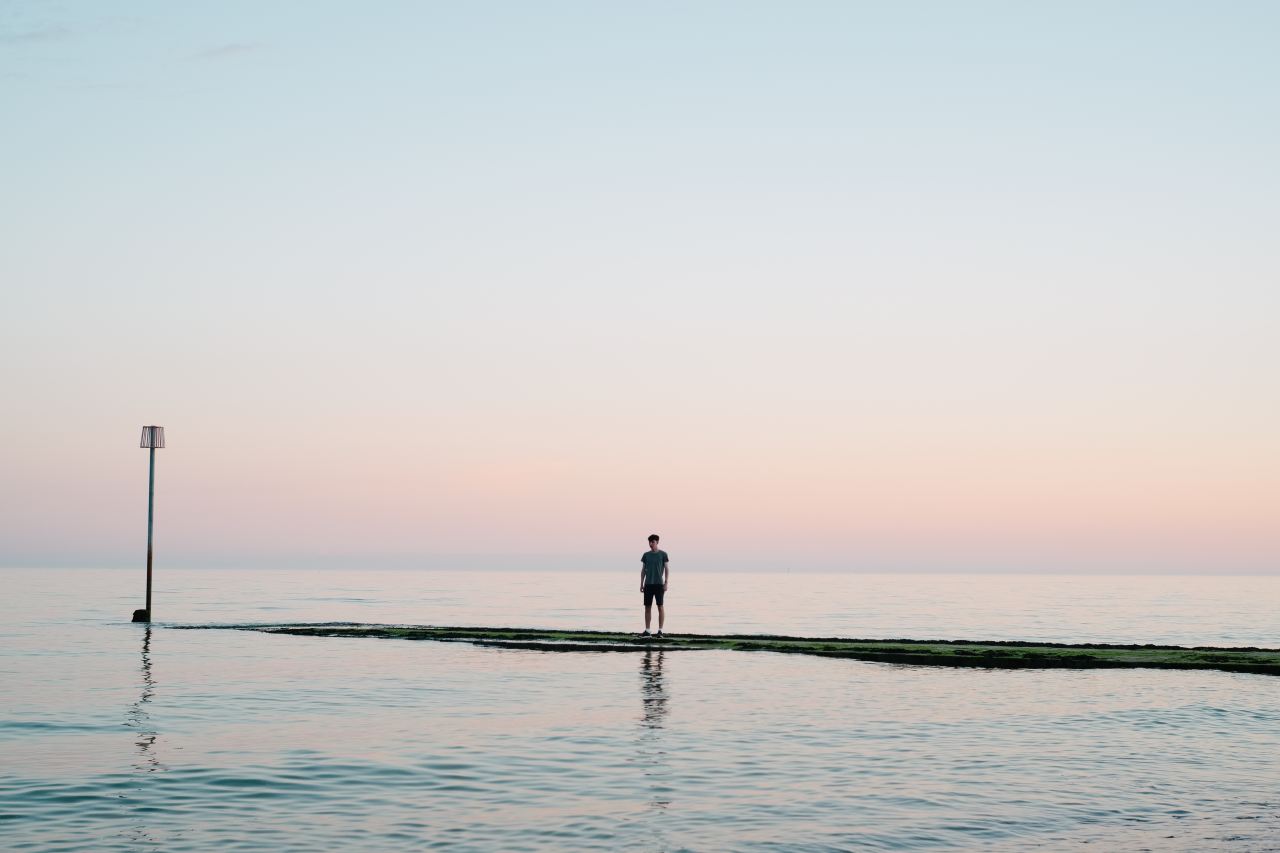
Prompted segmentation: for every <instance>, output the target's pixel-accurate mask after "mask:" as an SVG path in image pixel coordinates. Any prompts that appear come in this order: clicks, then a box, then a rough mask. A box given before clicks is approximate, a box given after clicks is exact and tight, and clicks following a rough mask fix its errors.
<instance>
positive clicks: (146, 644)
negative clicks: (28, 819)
mask: <svg viewBox="0 0 1280 853" xmlns="http://www.w3.org/2000/svg"><path fill="white" fill-rule="evenodd" d="M140 672H141V674H142V682H141V687H142V691H141V693H139V694H138V700H137V701H136V702H134V703H132V704H131V705H129V707H128V709H127V710H126V711H125V720H124V724H125V725H126V726H128V727H129V728H131V729H133V730H134V750H133V756H132V765H133V769H134V772H135V773H137V774H139V775H138V776H137V784H136V785H135V786H134V788H133V790H132V792H131V793H130V794H129V795H128V796H127V797H123V798H122V799H124V800H125V801H126V802H129V803H130V806H129V807H130V809H131V811H133V812H134V816H135V819H136V820H137V823H135V825H133V826H132V827H129V828H128V829H127V830H122V835H123V836H124V837H126V838H127V839H128V841H129V842H130V843H131V844H132V845H133V846H136V847H138V849H154V848H156V845H157V844H158V840H157V839H155V838H153V837H152V835H151V831H150V830H149V829H148V828H147V826H146V824H145V823H143V821H144V820H145V818H144V812H143V811H141V810H140V808H139V807H141V806H145V805H147V804H148V800H150V799H151V797H153V796H154V795H155V791H154V789H152V788H151V786H150V784H149V780H151V779H153V778H155V777H152V776H150V774H152V773H155V772H157V771H163V770H167V769H168V768H167V767H165V766H164V765H163V764H161V763H160V758H159V756H158V755H157V754H156V741H157V739H158V738H159V734H160V733H159V732H158V731H157V730H156V727H155V724H154V723H153V722H152V720H151V713H150V711H149V710H148V706H149V705H150V704H151V699H152V697H153V696H154V695H155V691H156V681H155V678H154V676H153V675H152V674H151V626H150V625H147V627H146V628H145V629H144V631H143V633H142V664H141V667H140Z"/></svg>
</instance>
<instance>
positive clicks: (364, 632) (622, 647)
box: [187, 623, 1280, 675]
mask: <svg viewBox="0 0 1280 853" xmlns="http://www.w3.org/2000/svg"><path fill="white" fill-rule="evenodd" d="M187 627H191V628H226V629H235V630H245V631H261V632H264V633H268V634H292V635H300V636H311V637H365V638H382V639H401V640H435V641H439V642H464V643H472V644H474V645H478V646H496V647H501V648H510V649H533V650H537V651H544V652H633V651H648V650H657V649H661V650H663V651H673V652H674V651H698V650H707V649H721V650H732V651H744V652H781V653H785V654H802V655H817V656H819V657H834V658H851V659H853V660H862V661H876V662H882V663H896V664H911V665H923V666H965V667H986V668H992V669H1024V668H1033V669H1038V668H1066V669H1103V668H1155V669H1215V670H1224V671H1227V672H1246V673H1258V674H1263V675H1280V649H1259V648H1253V647H1244V648H1218V647H1212V646H1195V647H1185V646H1158V645H1122V644H1110V643H1081V644H1072V643H1032V642H1018V641H1005V640H993V641H970V640H854V639H846V638H840V637H783V636H772V635H760V634H667V635H664V636H663V637H661V638H643V637H636V636H635V635H633V634H619V633H610V632H605V631H550V630H540V629H533V628H467V627H447V626H438V627H437V626H425V625H424V626H416V625H363V624H359V623H327V624H296V625H261V624H258V625H209V626H187Z"/></svg>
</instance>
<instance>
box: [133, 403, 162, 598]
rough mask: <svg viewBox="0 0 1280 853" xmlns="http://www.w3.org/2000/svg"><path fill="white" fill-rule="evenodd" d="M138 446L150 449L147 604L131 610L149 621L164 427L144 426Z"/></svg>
mask: <svg viewBox="0 0 1280 853" xmlns="http://www.w3.org/2000/svg"><path fill="white" fill-rule="evenodd" d="M138 446H139V447H145V448H148V449H149V450H150V451H151V468H150V471H149V472H148V474H147V606H146V609H144V610H135V611H133V621H134V622H150V621H151V531H152V529H153V527H154V520H155V502H156V449H157V448H161V447H164V427H162V426H144V427H143V428H142V441H141V442H140V443H139V444H138Z"/></svg>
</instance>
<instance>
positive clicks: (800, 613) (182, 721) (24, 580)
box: [0, 570, 1280, 851]
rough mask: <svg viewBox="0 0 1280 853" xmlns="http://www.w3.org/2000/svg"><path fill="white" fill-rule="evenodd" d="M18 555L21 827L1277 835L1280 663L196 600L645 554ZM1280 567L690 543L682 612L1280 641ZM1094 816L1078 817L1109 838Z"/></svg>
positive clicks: (170, 845) (739, 620)
mask: <svg viewBox="0 0 1280 853" xmlns="http://www.w3.org/2000/svg"><path fill="white" fill-rule="evenodd" d="M139 574H140V573H137V572H128V573H124V572H119V571H91V570H85V571H70V570H56V571H27V570H22V571H12V570H5V571H0V583H3V588H4V590H5V593H4V597H5V602H6V607H5V618H4V620H3V622H0V848H3V849H6V850H38V851H64V850H65V851H71V850H86V851H90V850H91V851H115V850H156V851H192V850H199V851H206V850H217V851H234V850H253V851H260V850H278V851H320V850H337V849H345V850H357V851H381V850H396V851H400V850H404V851H411V850H413V851H416V850H427V849H437V848H439V849H448V850H459V851H467V850H476V851H521V850H529V851H561V850H565V851H571V850H610V851H612V850H641V851H679V850H695V851H735V850H744V851H747V850H770V851H792V850H794V851H829V850H939V849H951V850H975V849H981V850H1010V851H1015V850H1055V851H1056V850H1072V849H1081V850H1084V849H1088V850H1106V851H1112V850H1118V851H1124V850H1187V851H1214V850H1249V851H1253V850H1280V769H1278V768H1280V763H1278V762H1277V759H1280V678H1274V677H1268V676H1257V675H1238V674H1230V673H1220V672H1166V671H1151V670H1128V671H1126V670H1083V671H1068V670H1051V671H1035V670H1023V671H981V670H950V669H941V668H938V669H935V668H921V667H909V666H897V665H888V664H876V663H864V662H858V661H843V660H828V659H819V658H805V657H799V656H790V655H774V654H768V653H756V654H747V653H741V652H721V651H700V652H685V653H667V654H663V653H662V652H649V653H639V652H637V653H619V654H599V653H546V652H536V651H518V650H499V649H490V648H474V647H471V646H468V645H462V644H446V643H430V642H410V641H399V640H359V639H329V638H311V637H284V636H267V635H264V634H258V633H247V632H239V631H179V630H172V629H171V628H169V627H167V626H169V625H175V624H199V623H233V622H297V621H360V622H384V623H414V624H447V625H519V626H538V627H583V628H587V627H589V628H602V629H636V628H637V627H638V626H639V624H640V623H639V617H640V607H639V598H640V596H639V593H638V590H637V589H635V588H634V587H635V586H636V577H635V575H636V574H637V573H635V572H632V571H630V570H625V571H618V572H613V573H605V572H602V573H596V574H593V573H565V574H546V573H537V574H500V573H496V572H468V573H450V572H407V571H406V572H360V571H352V572H349V573H343V572H336V571H322V572H295V571H261V572H251V571H198V572H197V571H188V572H180V571H162V572H160V573H159V574H158V576H157V580H158V583H157V587H156V604H155V610H156V618H157V620H158V623H157V624H156V625H154V626H152V627H151V628H149V629H148V628H146V627H144V626H140V625H132V624H129V623H128V622H127V621H126V620H127V619H128V617H129V614H130V612H131V611H132V609H133V608H134V607H137V606H139V604H140V602H139V598H140V594H141V589H140V583H139V581H140V577H139V576H138V575H139ZM1277 602H1280V578H1257V577H1254V578H1244V577H1227V578H1188V577H1121V578H1100V577H1081V578H1068V577H1060V576H1058V577H1008V576H995V575H989V576H977V575H968V576H957V575H908V576H895V577H888V576H840V575H817V574H786V573H778V574H773V575H764V574H743V575H732V576H731V575H701V576H699V575H696V574H694V573H690V574H675V575H674V577H673V583H672V588H671V591H670V593H669V599H668V609H669V611H670V616H671V618H670V622H669V625H668V628H669V629H671V630H675V631H691V632H712V631H714V632H720V631H751V632H760V631H767V632H774V633H789V634H808V635H827V636H830V635H843V636H852V637H915V638H946V639H951V638H969V639H1040V640H1068V641H1070V640H1074V641H1083V640H1099V641H1104V640H1110V641H1142V642H1159V643H1194V644H1225V645H1262V646H1271V647H1274V646H1280V609H1278V608H1277ZM1086 845H1087V846H1086Z"/></svg>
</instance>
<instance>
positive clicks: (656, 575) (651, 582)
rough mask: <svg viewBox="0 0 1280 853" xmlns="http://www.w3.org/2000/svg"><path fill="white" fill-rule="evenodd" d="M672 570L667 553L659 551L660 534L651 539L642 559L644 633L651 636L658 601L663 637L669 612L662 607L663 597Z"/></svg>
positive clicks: (659, 620)
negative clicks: (650, 629)
mask: <svg viewBox="0 0 1280 853" xmlns="http://www.w3.org/2000/svg"><path fill="white" fill-rule="evenodd" d="M670 576H671V570H670V569H668V568H667V552H666V551H659V550H658V534H656V533H654V534H652V535H651V536H650V537H649V550H648V551H646V552H645V553H644V554H643V555H642V556H641V557H640V591H641V592H643V593H644V633H643V634H641V635H640V636H642V637H647V636H649V625H650V623H651V621H652V619H653V602H654V599H657V601H658V633H656V634H654V635H653V636H655V637H661V636H662V626H663V624H665V623H666V621H667V612H666V610H664V609H663V607H662V597H663V595H664V594H665V593H666V591H667V580H668V578H669V577H670Z"/></svg>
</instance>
